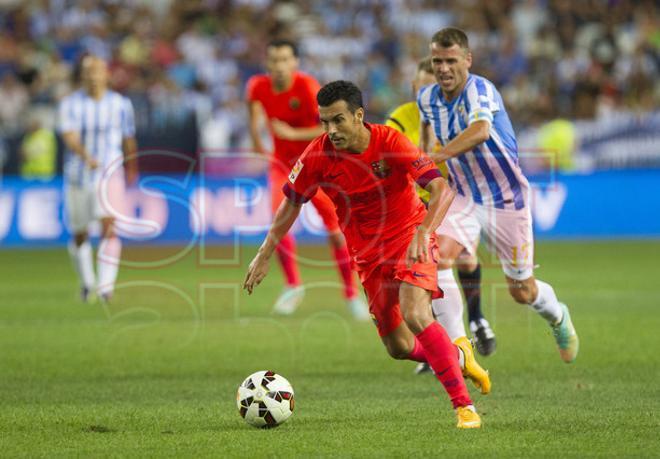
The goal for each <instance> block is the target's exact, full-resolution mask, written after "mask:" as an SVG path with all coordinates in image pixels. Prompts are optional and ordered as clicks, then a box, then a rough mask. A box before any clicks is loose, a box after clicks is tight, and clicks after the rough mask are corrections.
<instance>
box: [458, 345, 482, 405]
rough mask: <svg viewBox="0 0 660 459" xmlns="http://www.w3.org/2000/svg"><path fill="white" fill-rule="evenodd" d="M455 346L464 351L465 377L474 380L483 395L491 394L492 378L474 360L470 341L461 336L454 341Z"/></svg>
mask: <svg viewBox="0 0 660 459" xmlns="http://www.w3.org/2000/svg"><path fill="white" fill-rule="evenodd" d="M454 344H455V345H456V346H458V347H459V348H460V349H461V351H463V356H464V357H465V365H464V366H463V368H462V370H463V376H465V377H466V378H469V379H470V380H472V383H474V385H475V387H476V388H477V389H479V390H480V391H481V393H482V394H484V395H486V394H488V393H490V376H488V372H487V371H486V370H484V369H483V368H481V365H479V363H477V360H476V359H475V358H474V349H472V344H470V341H469V340H468V339H467V338H466V337H465V336H461V337H460V338H457V339H456V341H454Z"/></svg>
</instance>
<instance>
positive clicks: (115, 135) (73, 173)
mask: <svg viewBox="0 0 660 459" xmlns="http://www.w3.org/2000/svg"><path fill="white" fill-rule="evenodd" d="M59 131H60V132H61V133H65V132H77V133H78V134H79V135H80V141H81V142H82V144H83V145H84V146H85V148H86V149H87V151H88V152H89V154H90V155H91V156H92V157H93V158H94V159H96V161H97V162H98V163H99V167H98V168H96V169H95V170H94V171H91V170H90V169H89V168H87V167H85V164H84V162H83V160H82V158H80V156H78V155H76V154H75V153H73V152H72V151H68V149H67V151H66V154H65V159H64V177H65V180H67V182H68V183H70V184H72V185H77V186H88V185H92V186H93V185H94V184H95V183H96V182H97V180H98V179H99V178H100V177H101V174H103V171H104V170H105V169H106V168H108V167H109V166H110V165H111V164H112V163H114V162H118V163H119V164H118V165H119V166H120V167H121V161H122V157H123V152H122V148H121V144H122V139H123V138H126V137H134V136H135V115H134V112H133V105H132V104H131V101H130V100H129V99H128V98H126V97H124V96H122V95H121V94H119V93H116V92H114V91H110V90H108V91H106V92H105V94H104V95H103V97H102V98H101V99H100V100H95V99H93V98H92V97H90V96H89V95H88V94H87V92H85V91H84V90H82V89H81V90H78V91H76V92H74V93H72V94H70V95H68V96H67V97H65V98H64V99H62V101H61V102H60V106H59Z"/></svg>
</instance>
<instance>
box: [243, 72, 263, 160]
mask: <svg viewBox="0 0 660 459" xmlns="http://www.w3.org/2000/svg"><path fill="white" fill-rule="evenodd" d="M262 82H263V78H262V77H261V76H259V75H256V76H253V77H251V78H250V79H249V80H248V81H247V84H246V85H245V99H246V100H247V106H248V130H249V132H250V139H251V140H252V147H253V148H254V151H256V152H257V153H259V154H261V155H267V152H266V150H265V149H264V144H263V142H262V141H261V133H260V128H261V123H262V121H263V116H264V108H263V106H262V105H261V101H260V99H261V97H260V96H259V94H260V93H261V92H263V91H262V89H261V88H263V84H262Z"/></svg>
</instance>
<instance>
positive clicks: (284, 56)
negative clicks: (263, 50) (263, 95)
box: [266, 46, 298, 86]
mask: <svg viewBox="0 0 660 459" xmlns="http://www.w3.org/2000/svg"><path fill="white" fill-rule="evenodd" d="M297 68H298V58H297V57H296V56H295V55H294V54H293V49H291V47H290V46H278V47H275V46H270V47H268V52H267V56H266V69H267V70H268V73H269V74H270V76H271V78H272V79H273V81H274V82H275V84H276V85H279V86H282V85H286V84H288V83H289V82H290V81H291V78H292V76H293V72H295V71H296V69H297Z"/></svg>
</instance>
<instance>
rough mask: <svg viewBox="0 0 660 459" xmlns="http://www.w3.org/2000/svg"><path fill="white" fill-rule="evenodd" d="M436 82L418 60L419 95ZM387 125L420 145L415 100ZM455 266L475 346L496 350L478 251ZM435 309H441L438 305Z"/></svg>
mask: <svg viewBox="0 0 660 459" xmlns="http://www.w3.org/2000/svg"><path fill="white" fill-rule="evenodd" d="M434 83H436V79H435V75H434V74H433V67H432V65H431V58H430V57H427V58H424V59H422V60H421V61H419V63H418V64H417V73H416V74H415V78H414V79H413V81H412V90H413V94H414V95H415V97H417V93H418V92H419V90H420V89H421V88H423V87H425V86H429V85H432V84H434ZM385 125H386V126H389V127H391V128H394V129H396V130H397V131H399V132H402V133H403V134H404V135H405V136H406V137H408V139H410V141H411V142H412V143H414V144H415V145H419V126H420V114H419V108H418V107H417V102H416V101H411V102H406V103H404V104H401V105H400V106H398V107H397V108H396V109H394V111H393V112H392V113H391V114H390V115H389V117H388V118H387V120H386V122H385ZM438 168H439V169H440V171H441V172H442V174H443V176H445V177H448V176H449V175H448V173H447V166H446V165H445V164H444V163H441V164H438ZM417 192H418V194H419V196H420V198H421V199H422V200H423V201H424V202H425V203H426V202H428V193H427V192H426V190H424V189H422V188H420V187H417ZM456 267H457V270H458V278H459V280H460V283H461V288H462V289H463V294H464V295H465V300H466V302H467V305H468V320H469V323H470V331H471V332H472V336H473V339H474V342H475V346H476V348H477V351H478V352H479V353H480V354H481V355H486V356H487V355H491V354H492V353H493V352H495V346H496V342H495V333H494V332H493V330H492V329H491V327H490V324H489V323H488V321H487V320H486V319H485V318H484V316H483V313H482V311H481V266H480V265H479V261H478V260H477V257H476V256H475V255H472V254H470V253H469V252H468V251H464V252H463V253H461V255H460V256H459V257H458V259H457V261H456ZM433 301H434V302H442V299H440V298H438V299H435V300H433ZM436 309H439V306H438V308H436ZM425 371H430V367H429V366H428V364H426V363H420V364H419V365H417V368H416V369H415V372H416V373H418V374H419V373H423V372H425Z"/></svg>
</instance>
